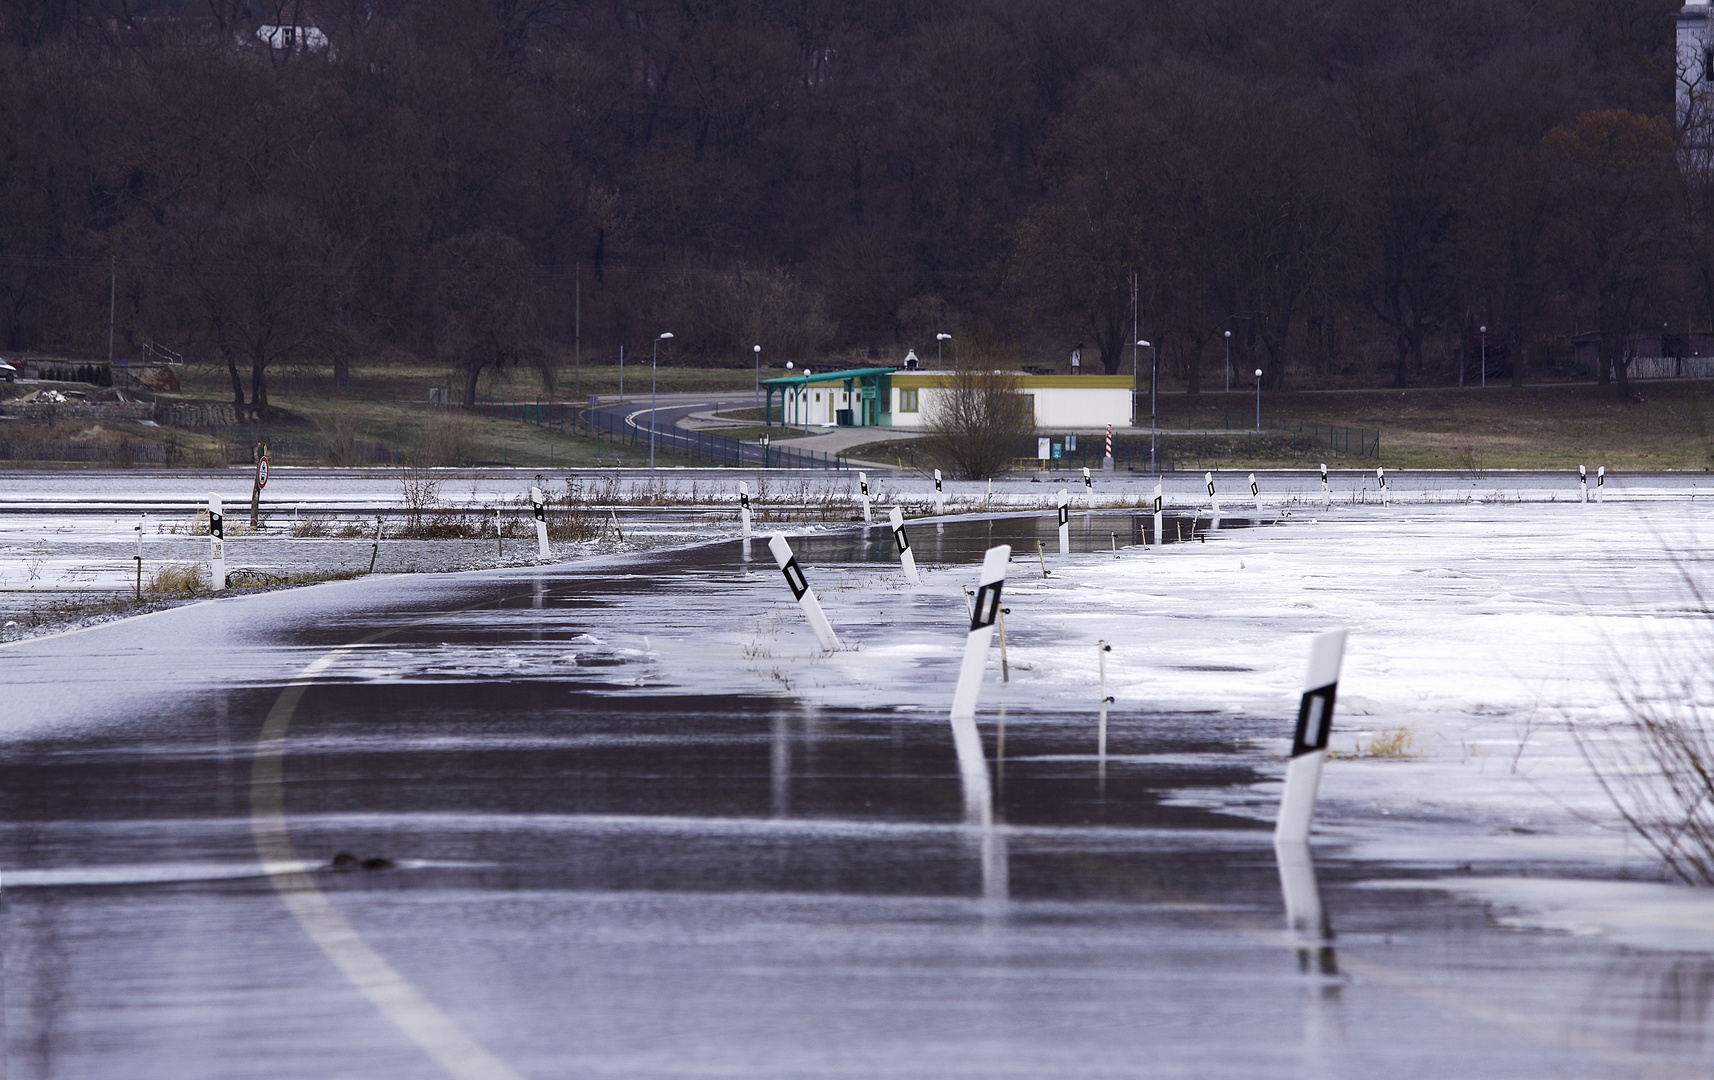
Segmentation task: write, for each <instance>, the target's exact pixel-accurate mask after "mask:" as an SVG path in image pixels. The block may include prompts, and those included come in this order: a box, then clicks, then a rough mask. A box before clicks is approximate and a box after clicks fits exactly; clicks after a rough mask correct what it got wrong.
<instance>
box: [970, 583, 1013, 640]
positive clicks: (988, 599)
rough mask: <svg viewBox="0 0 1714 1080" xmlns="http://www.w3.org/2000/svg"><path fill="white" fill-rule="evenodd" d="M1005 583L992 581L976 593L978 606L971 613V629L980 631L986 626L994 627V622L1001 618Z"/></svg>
mask: <svg viewBox="0 0 1714 1080" xmlns="http://www.w3.org/2000/svg"><path fill="white" fill-rule="evenodd" d="M1005 584H1006V583H1005V582H1004V581H990V582H989V583H988V584H986V585H984V586H982V587H981V588H980V589H978V590H977V591H976V604H975V606H974V607H973V608H972V609H971V613H970V629H971V630H980V629H982V628H983V627H984V626H993V625H994V620H996V619H998V618H999V617H1000V588H1001V586H1003V585H1005Z"/></svg>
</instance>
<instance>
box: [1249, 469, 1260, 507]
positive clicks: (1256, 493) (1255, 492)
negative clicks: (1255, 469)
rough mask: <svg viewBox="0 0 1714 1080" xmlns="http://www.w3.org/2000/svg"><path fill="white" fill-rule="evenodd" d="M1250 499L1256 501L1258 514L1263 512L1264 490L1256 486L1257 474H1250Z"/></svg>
mask: <svg viewBox="0 0 1714 1080" xmlns="http://www.w3.org/2000/svg"><path fill="white" fill-rule="evenodd" d="M1250 498H1252V499H1255V500H1256V513H1257V514H1260V513H1261V512H1262V489H1261V488H1260V487H1257V486H1256V474H1255V473H1251V474H1250Z"/></svg>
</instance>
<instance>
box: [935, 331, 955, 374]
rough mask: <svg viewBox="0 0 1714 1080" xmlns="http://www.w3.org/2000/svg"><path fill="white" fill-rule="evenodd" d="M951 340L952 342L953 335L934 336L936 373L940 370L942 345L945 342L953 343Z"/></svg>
mask: <svg viewBox="0 0 1714 1080" xmlns="http://www.w3.org/2000/svg"><path fill="white" fill-rule="evenodd" d="M951 340H952V335H951V334H936V335H934V370H936V371H939V370H940V343H941V342H943V341H951Z"/></svg>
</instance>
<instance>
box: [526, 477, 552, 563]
mask: <svg viewBox="0 0 1714 1080" xmlns="http://www.w3.org/2000/svg"><path fill="white" fill-rule="evenodd" d="M530 510H531V511H532V512H533V513H534V514H535V516H536V556H537V559H538V561H540V562H547V561H548V512H547V511H548V508H547V502H546V500H544V499H543V497H542V489H541V488H539V487H533V488H531V489H530Z"/></svg>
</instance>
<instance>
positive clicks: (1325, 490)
mask: <svg viewBox="0 0 1714 1080" xmlns="http://www.w3.org/2000/svg"><path fill="white" fill-rule="evenodd" d="M1332 505H1333V489H1332V488H1330V487H1328V486H1327V462H1325V461H1323V462H1322V463H1321V508H1322V509H1323V510H1326V509H1329V508H1330V507H1332Z"/></svg>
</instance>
